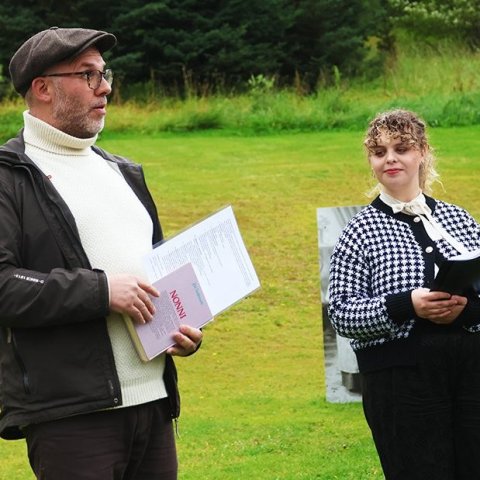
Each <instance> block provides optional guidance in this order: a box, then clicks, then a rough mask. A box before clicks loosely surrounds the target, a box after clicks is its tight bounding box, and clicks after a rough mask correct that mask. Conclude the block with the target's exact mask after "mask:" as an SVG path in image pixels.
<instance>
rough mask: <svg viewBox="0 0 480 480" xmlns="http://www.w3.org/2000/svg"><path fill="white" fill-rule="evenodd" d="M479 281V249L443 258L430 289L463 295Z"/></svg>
mask: <svg viewBox="0 0 480 480" xmlns="http://www.w3.org/2000/svg"><path fill="white" fill-rule="evenodd" d="M479 281H480V249H478V250H474V251H472V252H468V253H464V254H461V255H456V256H455V257H451V258H449V259H448V260H445V261H444V262H443V263H442V265H441V266H440V269H439V270H438V273H437V275H436V277H435V280H434V281H433V286H432V290H436V291H440V292H448V293H451V294H455V295H463V294H464V293H465V290H466V289H467V288H469V287H472V286H474V285H475V284H476V283H477V282H479Z"/></svg>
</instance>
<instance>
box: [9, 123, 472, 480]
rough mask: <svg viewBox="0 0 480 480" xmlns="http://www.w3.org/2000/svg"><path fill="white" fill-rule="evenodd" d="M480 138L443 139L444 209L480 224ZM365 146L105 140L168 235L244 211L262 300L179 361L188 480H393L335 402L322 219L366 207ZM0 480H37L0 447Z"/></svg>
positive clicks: (241, 218)
mask: <svg viewBox="0 0 480 480" xmlns="http://www.w3.org/2000/svg"><path fill="white" fill-rule="evenodd" d="M479 130H480V128H478V127H464V128H456V129H454V128H449V129H447V128H436V129H433V130H432V131H431V139H432V143H433V145H434V146H435V147H436V150H437V154H438V157H439V158H440V162H439V170H440V173H441V174H442V175H443V185H444V188H445V190H442V189H441V188H440V186H438V187H437V189H436V195H437V196H438V197H440V198H442V199H445V200H447V201H452V202H455V203H457V204H460V205H463V206H464V207H466V208H467V209H468V210H469V211H470V212H471V213H472V214H473V215H474V216H475V217H476V218H477V219H480V205H479V204H478V198H480V186H479V183H478V175H479V169H480V166H479V165H480V164H479V159H480V135H479V133H480V131H479ZM361 141H362V133H361V132H358V131H333V132H318V133H301V134H290V135H286V134H284V135H266V136H240V135H234V136H229V135H227V134H222V135H216V134H214V133H203V134H200V133H195V134H188V135H187V134H156V135H152V134H149V135H140V134H137V135H134V134H114V133H110V134H108V135H105V136H104V138H103V139H102V140H101V142H100V144H101V146H103V147H105V148H106V149H108V150H110V151H112V152H114V153H119V154H122V155H125V156H128V157H130V158H132V159H134V160H135V161H138V162H141V163H143V164H144V166H145V170H146V176H147V180H148V182H149V184H150V186H151V188H152V191H153V194H154V197H155V200H156V203H157V205H158V209H159V215H160V218H161V220H162V223H163V226H164V229H165V232H166V234H167V235H170V234H173V233H174V232H176V231H177V230H178V229H179V228H182V227H184V226H185V225H187V224H190V223H192V222H194V221H196V220H197V219H199V218H200V217H202V216H204V215H206V214H208V213H210V212H211V211H213V210H215V209H218V208H219V207H221V206H222V205H225V204H227V203H231V204H232V205H233V208H234V211H235V213H236V216H237V219H238V222H239V225H240V229H241V231H242V233H243V236H244V239H245V242H246V245H247V248H248V250H249V252H250V254H251V256H252V259H253V262H254V264H255V266H256V269H257V272H258V275H259V277H260V280H261V283H262V288H261V290H260V291H258V292H256V293H255V294H253V295H252V296H251V297H249V298H248V299H246V300H245V301H243V302H241V303H239V304H238V305H236V306H235V307H233V308H232V309H231V310H229V311H227V312H225V313H224V314H222V315H220V316H219V317H218V318H217V319H216V321H215V322H213V323H212V324H210V325H209V326H208V327H207V328H206V329H205V341H204V343H203V346H202V348H201V350H200V351H199V352H198V353H197V354H196V355H195V356H193V357H190V358H187V359H179V360H178V362H177V363H178V366H179V370H180V382H181V391H182V395H183V413H182V416H181V419H180V425H179V430H180V438H179V439H178V450H179V460H180V479H181V480H198V479H202V480H203V479H206V480H217V479H218V480H243V479H245V480H246V479H249V480H250V479H255V480H275V479H281V480H297V479H308V480H314V479H322V480H330V479H339V480H345V479H352V480H358V479H365V480H369V479H375V478H379V479H381V478H383V477H382V474H381V470H380V467H379V463H378V460H377V457H376V454H375V451H374V447H373V444H372V441H371V439H370V433H369V431H368V428H367V426H366V424H365V421H364V419H363V414H362V409H361V406H360V405H358V404H353V405H352V404H350V405H338V404H328V403H327V402H326V401H325V383H324V370H323V350H322V330H321V318H320V317H321V311H320V299H319V291H320V289H319V275H318V272H319V270H318V248H317V228H316V208H317V207H325V206H335V205H350V204H358V203H365V202H366V201H367V199H366V198H365V197H364V195H363V193H364V192H365V191H366V190H367V188H368V186H369V181H368V177H369V169H368V167H367V164H366V160H365V159H364V156H363V152H362V148H361ZM0 448H1V452H2V457H1V459H0V480H17V479H18V480H31V479H32V475H31V474H30V473H29V468H28V466H27V462H26V460H25V458H24V457H25V455H24V451H25V446H24V443H23V442H22V441H20V442H0Z"/></svg>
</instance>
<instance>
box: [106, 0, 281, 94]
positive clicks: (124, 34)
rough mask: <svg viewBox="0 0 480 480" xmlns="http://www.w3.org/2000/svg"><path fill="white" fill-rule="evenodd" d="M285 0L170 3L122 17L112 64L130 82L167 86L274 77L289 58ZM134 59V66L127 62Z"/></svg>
mask: <svg viewBox="0 0 480 480" xmlns="http://www.w3.org/2000/svg"><path fill="white" fill-rule="evenodd" d="M287 13H288V7H287V6H286V0H265V1H263V2H257V1H255V0H224V1H222V0H165V1H163V2H153V3H148V4H146V5H141V6H138V7H137V8H134V9H132V10H130V11H128V12H125V13H123V14H122V15H119V16H118V17H117V18H116V19H115V21H114V23H113V24H112V29H113V30H114V32H115V33H118V36H119V37H120V38H121V39H122V41H121V43H120V45H119V47H118V49H117V58H116V59H115V60H114V62H113V65H114V67H115V70H118V71H120V72H121V74H122V76H123V78H124V79H125V80H128V81H131V82H132V81H133V82H135V81H142V80H144V79H145V78H153V79H155V80H156V81H158V82H160V83H161V84H162V85H164V86H166V87H170V88H173V87H179V86H185V83H186V78H187V77H188V78H191V79H193V81H194V83H196V84H197V85H201V84H210V85H215V84H218V83H219V82H220V81H221V82H222V83H223V82H225V83H227V84H229V85H237V84H238V83H240V82H242V81H245V80H246V79H248V78H249V77H250V76H251V75H252V74H261V73H262V74H274V73H276V72H277V71H278V69H279V68H280V66H281V64H282V61H283V59H284V55H285V53H284V48H283V43H284V32H285V30H286V28H287V27H288V26H289V17H288V14H287ZM127 59H130V61H131V62H132V63H131V64H130V65H128V63H129V62H127V61H126V60H127Z"/></svg>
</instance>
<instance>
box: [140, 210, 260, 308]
mask: <svg viewBox="0 0 480 480" xmlns="http://www.w3.org/2000/svg"><path fill="white" fill-rule="evenodd" d="M186 263H191V264H192V265H193V267H194V269H195V273H196V274H197V277H198V280H199V282H200V285H201V287H202V290H203V292H204V294H205V297H206V299H207V303H208V305H209V307H210V310H211V312H212V314H213V315H218V314H219V313H220V312H222V311H223V310H225V309H226V308H228V307H230V306H231V305H233V304H234V303H236V302H238V301H239V300H241V299H242V298H244V297H245V296H247V295H248V294H250V293H252V292H253V291H254V290H256V289H257V288H259V287H260V282H259V280H258V277H257V274H256V272H255V269H254V267H253V264H252V262H251V260H250V257H249V255H248V252H247V250H246V247H245V244H244V242H243V239H242V237H241V234H240V230H239V228H238V224H237V221H236V219H235V216H234V214H233V209H232V207H231V206H228V207H225V208H223V209H222V210H220V211H218V212H216V213H214V214H212V215H210V216H208V217H207V218H205V219H203V220H202V221H200V222H198V223H196V224H195V225H193V226H191V227H189V228H187V229H186V230H184V231H182V232H181V233H179V234H178V235H175V236H174V237H171V238H170V239H167V240H166V241H165V242H164V243H162V244H160V245H159V246H157V247H155V248H154V249H153V251H152V252H151V254H150V255H149V256H148V257H147V258H146V260H145V268H146V273H147V275H148V277H149V279H150V281H151V282H152V283H153V282H155V281H156V280H158V279H159V278H162V277H163V276H165V275H166V274H168V273H170V272H172V271H173V270H175V269H177V268H179V267H181V266H182V265H184V264H186Z"/></svg>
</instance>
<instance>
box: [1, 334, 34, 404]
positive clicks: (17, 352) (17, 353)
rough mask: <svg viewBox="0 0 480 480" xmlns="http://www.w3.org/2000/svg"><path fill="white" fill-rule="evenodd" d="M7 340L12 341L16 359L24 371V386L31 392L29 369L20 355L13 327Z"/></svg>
mask: <svg viewBox="0 0 480 480" xmlns="http://www.w3.org/2000/svg"><path fill="white" fill-rule="evenodd" d="M7 342H8V343H11V345H12V350H13V355H14V356H15V360H16V361H17V364H18V367H19V368H20V371H21V373H22V381H23V388H24V390H25V393H26V394H28V395H29V394H30V381H29V379H28V373H27V369H26V368H25V363H24V362H23V360H22V357H21V356H20V352H19V351H18V345H17V340H16V338H15V335H14V333H13V330H12V329H11V328H8V329H7Z"/></svg>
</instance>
